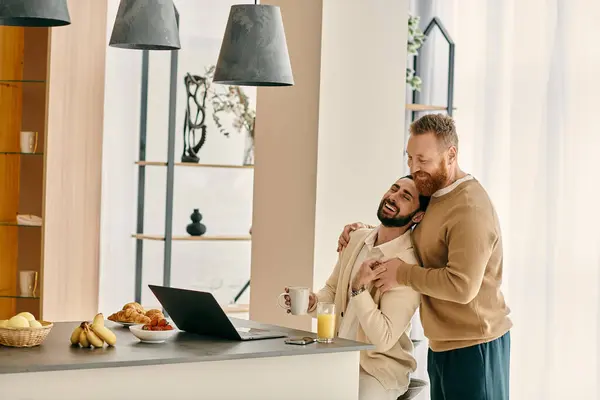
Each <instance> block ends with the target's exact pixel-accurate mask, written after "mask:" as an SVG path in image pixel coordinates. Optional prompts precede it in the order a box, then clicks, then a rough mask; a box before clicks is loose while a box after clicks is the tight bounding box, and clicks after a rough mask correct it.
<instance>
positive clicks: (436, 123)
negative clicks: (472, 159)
mask: <svg viewBox="0 0 600 400" xmlns="http://www.w3.org/2000/svg"><path fill="white" fill-rule="evenodd" d="M430 132H431V133H433V134H434V135H435V137H436V138H437V140H438V143H439V144H441V145H443V146H444V147H445V148H448V147H450V146H454V147H456V148H457V149H458V135H457V134H456V126H455V125H454V119H453V118H452V117H450V116H449V115H444V114H427V115H423V116H422V117H421V118H419V119H417V120H416V121H414V122H413V123H412V124H410V134H411V135H424V134H426V133H430Z"/></svg>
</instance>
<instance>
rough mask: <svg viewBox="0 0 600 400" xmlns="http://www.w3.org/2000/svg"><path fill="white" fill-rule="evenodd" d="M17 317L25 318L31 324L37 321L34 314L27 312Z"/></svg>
mask: <svg viewBox="0 0 600 400" xmlns="http://www.w3.org/2000/svg"><path fill="white" fill-rule="evenodd" d="M16 316H19V317H23V318H25V319H26V320H27V322H29V321H35V317H34V316H33V314H31V313H28V312H26V311H24V312H20V313H18V314H17V315H16Z"/></svg>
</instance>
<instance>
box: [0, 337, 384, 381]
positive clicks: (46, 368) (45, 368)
mask: <svg viewBox="0 0 600 400" xmlns="http://www.w3.org/2000/svg"><path fill="white" fill-rule="evenodd" d="M307 346H310V345H307ZM374 348H375V346H373V345H370V344H362V345H356V346H351V347H343V348H339V347H332V348H320V349H318V350H315V349H310V350H309V349H308V348H307V349H306V351H299V352H297V353H292V354H290V353H288V352H283V351H271V352H260V353H247V354H225V355H223V354H218V355H214V356H203V357H195V358H187V357H185V358H182V357H179V358H164V359H146V360H128V361H114V362H111V361H109V362H98V363H87V364H56V365H39V366H37V365H36V366H34V367H29V368H27V367H23V368H20V367H10V366H6V367H2V366H0V375H8V374H20V373H32V372H60V371H78V370H86V369H104V368H125V367H147V366H154V365H170V364H189V363H204V362H218V361H234V360H247V359H256V358H274V357H297V356H312V355H319V354H332V353H348V352H354V351H363V350H372V349H374ZM302 350H305V349H302Z"/></svg>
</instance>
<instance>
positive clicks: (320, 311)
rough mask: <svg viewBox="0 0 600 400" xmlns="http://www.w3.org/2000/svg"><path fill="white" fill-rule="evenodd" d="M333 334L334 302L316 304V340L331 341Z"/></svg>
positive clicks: (321, 341) (320, 341)
mask: <svg viewBox="0 0 600 400" xmlns="http://www.w3.org/2000/svg"><path fill="white" fill-rule="evenodd" d="M334 336H335V304H333V303H319V304H317V342H319V343H331V342H333V337H334Z"/></svg>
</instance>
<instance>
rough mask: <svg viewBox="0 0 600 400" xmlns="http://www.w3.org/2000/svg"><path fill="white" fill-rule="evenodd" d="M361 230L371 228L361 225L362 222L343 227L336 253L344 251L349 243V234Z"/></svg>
mask: <svg viewBox="0 0 600 400" xmlns="http://www.w3.org/2000/svg"><path fill="white" fill-rule="evenodd" d="M362 228H372V226H370V225H366V224H363V223H362V222H355V223H353V224H348V225H346V226H345V227H344V230H343V231H342V233H341V235H340V237H339V239H338V246H337V251H338V253H339V252H340V251H342V250H344V247H346V246H348V243H349V242H350V233H352V232H354V231H355V230H357V229H362Z"/></svg>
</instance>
